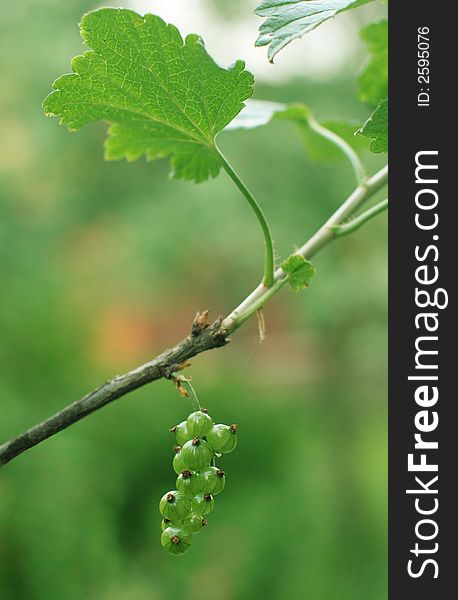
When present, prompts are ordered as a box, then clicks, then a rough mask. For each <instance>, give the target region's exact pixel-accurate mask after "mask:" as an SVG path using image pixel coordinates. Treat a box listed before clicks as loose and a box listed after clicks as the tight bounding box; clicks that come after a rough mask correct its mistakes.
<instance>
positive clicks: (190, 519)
mask: <svg viewBox="0 0 458 600" xmlns="http://www.w3.org/2000/svg"><path fill="white" fill-rule="evenodd" d="M207 525H208V521H207V519H204V518H203V517H202V515H199V514H197V513H194V512H192V513H190V514H189V515H188V516H187V517H186V519H185V520H184V523H183V526H184V527H185V528H186V529H188V530H189V531H190V532H191V533H199V532H200V531H202V529H203V528H204V527H206V526H207Z"/></svg>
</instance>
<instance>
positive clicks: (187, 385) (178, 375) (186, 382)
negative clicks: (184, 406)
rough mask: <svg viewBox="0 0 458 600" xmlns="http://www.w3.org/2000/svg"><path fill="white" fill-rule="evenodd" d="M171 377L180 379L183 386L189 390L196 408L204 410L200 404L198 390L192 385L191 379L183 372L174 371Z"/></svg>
mask: <svg viewBox="0 0 458 600" xmlns="http://www.w3.org/2000/svg"><path fill="white" fill-rule="evenodd" d="M171 379H174V380H177V381H179V382H180V385H181V387H182V388H184V389H185V390H186V391H187V393H188V395H189V396H188V397H189V398H190V400H191V402H192V406H193V408H194V410H202V406H201V405H200V402H199V398H198V396H197V394H196V390H195V389H194V388H193V387H192V385H191V381H190V380H189V379H187V378H186V377H185V376H184V375H182V374H181V373H172V375H171Z"/></svg>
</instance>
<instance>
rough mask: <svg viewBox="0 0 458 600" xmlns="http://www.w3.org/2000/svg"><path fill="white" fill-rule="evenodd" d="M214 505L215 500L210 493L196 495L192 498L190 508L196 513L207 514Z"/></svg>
mask: <svg viewBox="0 0 458 600" xmlns="http://www.w3.org/2000/svg"><path fill="white" fill-rule="evenodd" d="M214 507H215V500H214V499H213V496H212V495H211V494H203V495H201V496H196V497H195V498H193V500H192V510H193V511H194V512H196V513H197V514H198V515H208V513H210V512H211V511H212V510H213V508H214Z"/></svg>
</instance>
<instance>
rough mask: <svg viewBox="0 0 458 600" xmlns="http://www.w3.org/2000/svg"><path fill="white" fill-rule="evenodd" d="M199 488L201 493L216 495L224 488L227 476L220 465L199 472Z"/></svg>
mask: <svg viewBox="0 0 458 600" xmlns="http://www.w3.org/2000/svg"><path fill="white" fill-rule="evenodd" d="M198 483H199V488H200V493H201V494H212V495H213V496H216V495H217V494H220V493H221V492H222V491H223V490H224V486H225V485H226V476H225V474H224V471H222V470H221V469H218V467H207V468H206V469H204V470H203V471H201V472H200V473H199V481H198Z"/></svg>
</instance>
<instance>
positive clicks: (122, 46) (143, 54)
mask: <svg viewBox="0 0 458 600" xmlns="http://www.w3.org/2000/svg"><path fill="white" fill-rule="evenodd" d="M81 35H82V37H83V40H84V42H85V44H86V45H87V46H88V47H89V48H91V50H90V51H89V52H86V53H85V54H83V55H82V56H77V57H76V58H74V59H73V61H72V68H73V73H71V74H69V75H64V76H62V77H60V78H59V79H57V81H55V83H54V85H53V87H54V90H55V91H53V92H52V93H51V94H50V95H49V96H48V97H47V98H46V100H45V101H44V105H43V107H44V110H45V113H46V114H47V115H50V116H59V117H60V122H61V123H62V124H64V125H67V127H68V128H69V129H70V130H75V129H79V128H80V127H83V125H86V124H87V123H91V122H93V121H98V120H103V121H106V122H108V123H109V124H110V127H109V137H108V139H107V141H106V143H105V156H106V158H107V159H108V160H118V159H123V158H125V159H127V160H129V161H131V160H136V159H137V158H139V157H141V156H142V155H145V156H146V157H147V159H148V160H155V159H158V158H164V157H170V158H171V168H172V175H173V176H174V177H176V178H182V179H190V180H194V181H196V182H201V181H205V180H206V179H208V178H209V177H215V176H216V175H217V174H218V172H219V170H220V164H219V162H218V159H217V157H216V155H215V150H214V148H215V137H216V135H217V134H218V133H219V132H220V131H221V130H222V129H224V127H225V126H226V125H227V124H228V123H229V122H230V121H231V120H232V119H233V118H234V117H235V116H236V115H237V114H238V113H239V112H240V110H241V109H242V108H243V106H244V104H243V102H244V100H245V99H247V98H249V97H250V96H251V94H252V88H253V76H252V75H251V74H250V73H249V72H248V71H245V70H244V68H245V65H244V63H243V62H242V61H237V62H236V63H235V64H233V65H232V66H231V67H229V68H227V69H225V68H223V67H220V66H218V65H217V64H216V63H215V62H214V61H213V59H212V58H211V57H210V56H209V55H208V53H207V51H206V50H205V46H204V43H203V41H202V39H201V38H200V37H198V36H197V35H188V36H187V38H186V40H185V42H183V39H182V38H181V35H180V33H179V32H178V30H177V29H176V27H174V26H173V25H167V24H166V23H164V21H163V20H162V19H160V18H159V17H157V16H154V15H150V14H148V15H146V16H145V17H141V16H139V15H138V14H136V13H135V12H132V11H130V10H124V9H112V8H104V9H101V10H97V11H94V12H91V13H89V14H87V15H85V16H84V17H83V19H82V22H81Z"/></svg>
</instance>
